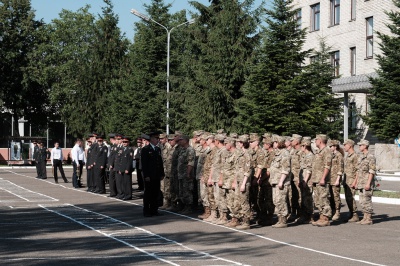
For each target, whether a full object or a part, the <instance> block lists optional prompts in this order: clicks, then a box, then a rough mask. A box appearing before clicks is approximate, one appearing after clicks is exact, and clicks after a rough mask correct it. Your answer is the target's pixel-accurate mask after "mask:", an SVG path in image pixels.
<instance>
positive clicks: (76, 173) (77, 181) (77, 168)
mask: <svg viewBox="0 0 400 266" xmlns="http://www.w3.org/2000/svg"><path fill="white" fill-rule="evenodd" d="M72 167H73V168H74V170H73V173H72V185H73V186H74V188H79V187H82V183H81V176H82V170H83V161H82V160H79V162H78V164H77V163H76V162H75V161H74V162H73V163H72Z"/></svg>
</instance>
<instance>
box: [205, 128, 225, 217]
mask: <svg viewBox="0 0 400 266" xmlns="http://www.w3.org/2000/svg"><path fill="white" fill-rule="evenodd" d="M224 140H225V135H222V134H217V135H216V136H215V140H214V141H215V146H216V147H217V148H218V150H217V152H216V153H215V155H214V158H213V162H212V167H211V172H210V176H209V178H208V181H207V184H208V185H209V186H211V185H212V186H213V192H214V199H215V204H216V206H217V208H218V212H219V218H223V215H224V213H223V211H224V210H221V204H224V203H223V202H222V203H221V202H220V199H219V193H220V192H219V190H220V189H219V186H218V182H219V181H220V179H222V164H223V161H224V158H225V156H226V155H225V154H226V153H227V150H226V148H225V145H224ZM210 217H211V216H210ZM218 220H219V219H214V220H211V221H209V222H212V223H216V222H217V221H218Z"/></svg>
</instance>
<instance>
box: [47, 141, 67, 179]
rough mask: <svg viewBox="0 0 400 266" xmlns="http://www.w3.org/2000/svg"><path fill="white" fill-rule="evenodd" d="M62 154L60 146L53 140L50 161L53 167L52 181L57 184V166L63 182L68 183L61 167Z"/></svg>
mask: <svg viewBox="0 0 400 266" xmlns="http://www.w3.org/2000/svg"><path fill="white" fill-rule="evenodd" d="M63 159H64V158H63V154H62V150H61V148H60V143H59V142H58V141H56V142H54V148H53V149H52V150H51V155H50V161H51V165H52V166H53V169H54V181H55V182H56V184H58V177H57V168H59V169H60V173H61V177H62V178H63V179H64V183H68V180H67V178H66V177H65V174H64V169H63V167H62V162H63Z"/></svg>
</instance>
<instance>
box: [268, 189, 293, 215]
mask: <svg viewBox="0 0 400 266" xmlns="http://www.w3.org/2000/svg"><path fill="white" fill-rule="evenodd" d="M289 187H290V185H284V186H283V189H279V187H278V186H277V185H275V186H274V187H273V188H272V197H273V200H274V205H275V208H276V215H278V216H284V217H286V216H287V215H288V213H289V210H288V202H287V200H288V195H289Z"/></svg>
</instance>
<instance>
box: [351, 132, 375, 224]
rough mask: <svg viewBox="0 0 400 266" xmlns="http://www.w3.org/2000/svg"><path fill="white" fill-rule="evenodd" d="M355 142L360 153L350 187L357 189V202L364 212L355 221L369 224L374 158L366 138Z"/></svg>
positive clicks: (370, 218)
mask: <svg viewBox="0 0 400 266" xmlns="http://www.w3.org/2000/svg"><path fill="white" fill-rule="evenodd" d="M357 144H358V145H359V146H360V152H361V154H360V155H359V157H358V163H357V175H356V179H355V180H354V182H353V184H352V187H353V188H355V189H357V190H358V191H359V193H358V195H359V196H360V201H359V202H360V205H361V207H362V211H363V213H364V217H363V219H362V220H361V221H360V222H357V223H358V224H361V225H371V224H372V223H373V222H372V213H373V211H374V209H373V207H372V194H373V189H372V186H373V183H374V176H375V174H376V159H375V156H374V155H373V154H371V153H369V152H368V148H369V141H368V140H366V139H363V140H361V141H360V142H359V143H357Z"/></svg>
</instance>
